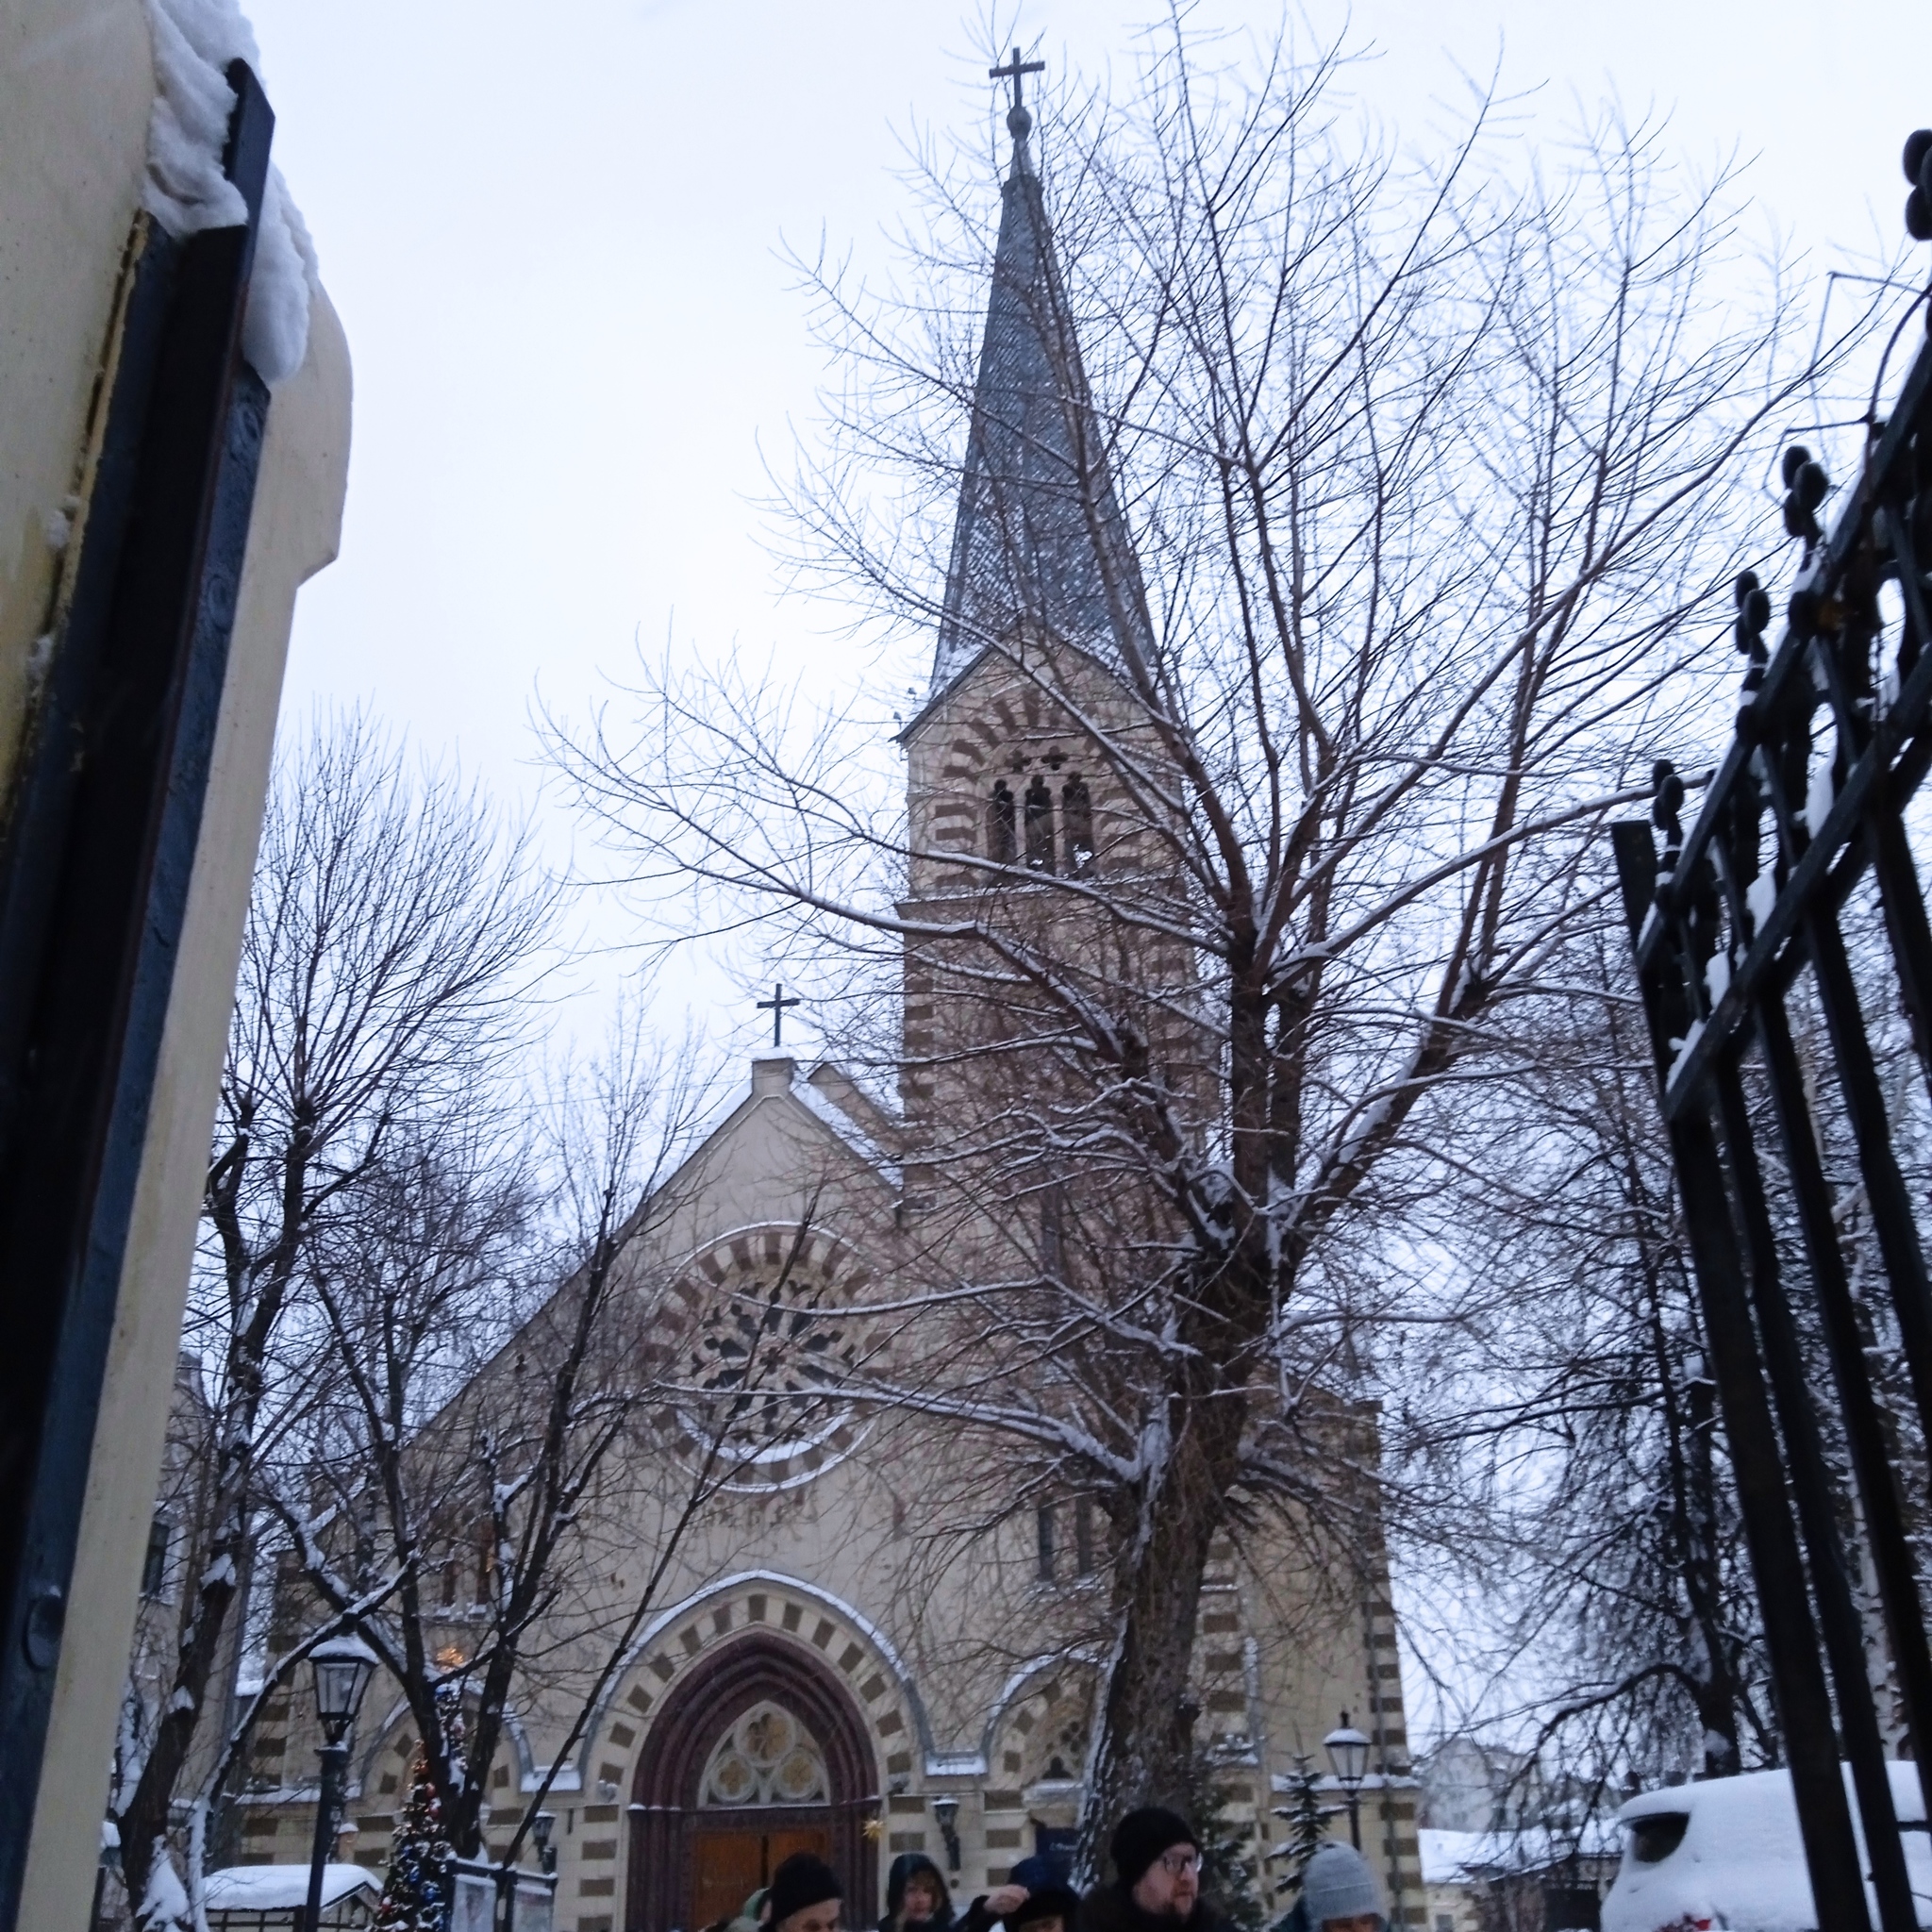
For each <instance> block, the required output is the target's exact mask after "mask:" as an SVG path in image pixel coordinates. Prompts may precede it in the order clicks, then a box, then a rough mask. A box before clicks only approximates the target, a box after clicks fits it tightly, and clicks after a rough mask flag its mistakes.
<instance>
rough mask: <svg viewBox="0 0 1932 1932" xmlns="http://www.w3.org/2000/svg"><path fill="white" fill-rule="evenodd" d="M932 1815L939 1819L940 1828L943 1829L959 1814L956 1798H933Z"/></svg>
mask: <svg viewBox="0 0 1932 1932" xmlns="http://www.w3.org/2000/svg"><path fill="white" fill-rule="evenodd" d="M932 1815H933V1816H934V1817H935V1818H937V1819H938V1820H939V1822H940V1829H941V1831H943V1830H944V1829H945V1828H946V1826H947V1825H949V1824H952V1822H953V1821H954V1819H956V1818H957V1817H958V1815H959V1801H958V1798H935V1799H934V1800H933V1801H932Z"/></svg>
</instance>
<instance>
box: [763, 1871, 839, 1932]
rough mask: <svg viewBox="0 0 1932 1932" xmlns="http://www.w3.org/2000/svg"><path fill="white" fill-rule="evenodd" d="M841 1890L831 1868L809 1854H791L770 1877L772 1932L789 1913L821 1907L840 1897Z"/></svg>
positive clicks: (774, 1931) (789, 1915)
mask: <svg viewBox="0 0 1932 1932" xmlns="http://www.w3.org/2000/svg"><path fill="white" fill-rule="evenodd" d="M844 1896H845V1893H844V1890H843V1889H842V1888H841V1886H840V1884H839V1881H838V1880H837V1879H836V1878H834V1877H833V1876H832V1868H831V1867H830V1866H829V1865H827V1864H826V1863H825V1862H824V1860H823V1859H821V1858H814V1857H812V1855H811V1854H810V1853H809V1852H793V1853H792V1855H791V1857H789V1858H787V1859H786V1860H785V1862H784V1863H783V1864H782V1865H780V1866H779V1867H778V1869H777V1870H776V1871H775V1872H774V1873H773V1874H772V1927H773V1932H777V1928H778V1927H779V1926H780V1925H782V1924H784V1923H785V1921H786V1920H787V1919H789V1918H790V1917H791V1915H792V1913H793V1912H802V1911H804V1910H805V1908H806V1907H807V1906H822V1905H824V1902H825V1901H826V1900H827V1899H828V1898H843V1897H844Z"/></svg>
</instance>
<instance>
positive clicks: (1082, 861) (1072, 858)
mask: <svg viewBox="0 0 1932 1932" xmlns="http://www.w3.org/2000/svg"><path fill="white" fill-rule="evenodd" d="M1060 836H1061V839H1062V840H1063V841H1064V842H1065V844H1066V849H1067V874H1068V876H1069V877H1070V878H1076V879H1080V878H1085V877H1086V876H1087V874H1089V873H1091V871H1092V870H1093V794H1092V793H1091V791H1088V789H1087V781H1086V779H1084V778H1083V777H1081V775H1080V774H1079V773H1078V772H1070V773H1069V774H1067V782H1066V783H1065V784H1064V785H1062V786H1061V787H1060Z"/></svg>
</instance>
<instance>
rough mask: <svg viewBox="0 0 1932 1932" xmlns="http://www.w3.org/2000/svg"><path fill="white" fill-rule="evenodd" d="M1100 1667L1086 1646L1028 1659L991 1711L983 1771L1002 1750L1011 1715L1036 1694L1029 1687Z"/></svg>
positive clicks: (1003, 1688) (983, 1743)
mask: <svg viewBox="0 0 1932 1932" xmlns="http://www.w3.org/2000/svg"><path fill="white" fill-rule="evenodd" d="M1099 1668H1100V1653H1099V1652H1098V1651H1097V1650H1093V1649H1091V1648H1090V1647H1088V1646H1086V1645H1081V1646H1079V1647H1078V1648H1076V1649H1074V1650H1050V1651H1042V1652H1041V1655H1040V1656H1038V1657H1030V1658H1028V1660H1027V1661H1026V1662H1025V1663H1024V1664H1022V1665H1021V1666H1020V1668H1019V1669H1018V1670H1017V1671H1015V1672H1014V1673H1013V1674H1012V1675H1011V1676H1010V1677H1008V1679H1007V1681H1006V1682H1005V1683H1004V1684H1002V1685H1001V1686H1000V1688H999V1693H998V1695H997V1696H995V1697H994V1699H993V1701H992V1705H991V1708H990V1709H989V1710H988V1711H987V1714H986V1728H985V1730H984V1731H982V1732H981V1733H980V1740H979V1756H980V1759H981V1769H982V1770H984V1768H985V1767H986V1766H987V1765H990V1764H991V1763H992V1761H993V1753H994V1752H995V1751H996V1750H997V1749H998V1747H999V1734H1000V1726H1001V1725H1002V1724H1004V1723H1005V1722H1006V1721H1007V1713H1008V1711H1010V1710H1011V1709H1012V1707H1014V1706H1015V1705H1016V1704H1020V1703H1024V1701H1025V1699H1027V1698H1028V1697H1030V1696H1031V1695H1032V1694H1033V1693H1032V1691H1031V1690H1030V1689H1029V1688H1028V1687H1029V1686H1030V1685H1031V1684H1033V1683H1034V1681H1035V1680H1036V1679H1037V1678H1040V1677H1043V1676H1045V1675H1046V1674H1048V1673H1049V1672H1051V1671H1064V1670H1076V1671H1098V1670H1099Z"/></svg>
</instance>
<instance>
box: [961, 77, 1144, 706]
mask: <svg viewBox="0 0 1932 1932" xmlns="http://www.w3.org/2000/svg"><path fill="white" fill-rule="evenodd" d="M1007 125H1008V127H1009V128H1010V129H1011V130H1012V133H1013V166H1012V172H1011V173H1010V174H1009V175H1008V176H1007V180H1006V183H1005V185H1004V187H1003V188H1002V189H1001V191H1000V194H1001V201H1002V207H1001V210H1000V233H999V242H998V244H997V246H996V247H995V249H994V251H993V268H992V292H991V297H990V299H989V301H988V304H987V312H986V336H985V340H984V341H983V342H982V344H981V347H980V353H979V375H978V379H977V381H976V383H975V385H974V397H973V425H972V431H971V434H970V437H969V440H968V442H967V450H966V463H965V469H964V473H963V475H962V476H961V478H960V484H959V509H958V518H957V520H956V522H955V524H954V526H953V554H952V560H951V563H950V565H949V567H948V570H947V574H946V598H945V605H944V608H943V610H942V613H941V619H940V635H939V647H938V649H937V651H936V652H935V653H934V656H933V668H932V682H931V685H930V687H929V689H928V691H927V693H926V701H927V703H928V704H930V703H931V702H932V700H933V699H935V698H937V697H938V696H939V695H940V694H941V692H942V691H945V689H946V688H947V687H948V686H950V685H951V684H953V683H954V682H955V681H956V680H957V679H958V677H960V676H961V675H963V674H964V673H965V672H966V671H967V670H968V669H969V668H970V667H971V666H972V664H973V662H974V660H975V659H976V658H978V657H979V655H980V653H981V652H982V651H983V650H984V648H985V647H986V645H987V644H988V643H989V642H990V641H992V640H995V639H1007V638H1011V637H1014V636H1016V635H1025V634H1029V633H1030V634H1034V635H1046V636H1051V637H1054V638H1058V639H1061V640H1063V641H1068V642H1076V643H1077V642H1083V641H1084V642H1086V643H1088V644H1089V645H1090V646H1091V645H1092V644H1096V643H1100V642H1102V641H1105V640H1108V639H1109V638H1110V637H1111V634H1112V630H1113V624H1112V619H1111V617H1110V615H1109V608H1108V596H1107V590H1106V585H1105V581H1104V579H1103V577H1102V575H1101V570H1100V563H1099V558H1098V556H1097V555H1096V544H1095V541H1094V539H1095V527H1094V526H1095V525H1098V526H1099V529H1100V531H1101V533H1102V534H1103V537H1104V540H1105V546H1106V548H1107V550H1108V552H1109V553H1110V554H1111V555H1112V556H1114V557H1116V558H1119V559H1121V570H1122V573H1123V579H1124V586H1125V589H1126V594H1127V598H1128V601H1129V604H1130V606H1131V608H1132V609H1133V611H1134V621H1136V622H1144V619H1143V618H1142V617H1141V608H1140V607H1141V586H1140V580H1139V575H1138V573H1137V571H1136V570H1135V567H1134V562H1133V552H1132V549H1131V547H1130V545H1129V544H1128V541H1127V538H1126V523H1125V519H1124V517H1123V516H1122V515H1121V510H1120V505H1119V503H1118V502H1117V500H1116V499H1115V496H1114V491H1113V484H1112V481H1111V479H1110V478H1109V476H1108V472H1107V465H1106V462H1105V460H1104V458H1103V450H1104V447H1105V439H1104V437H1103V435H1102V432H1101V426H1100V425H1099V423H1098V422H1097V420H1096V419H1095V417H1094V413H1093V409H1092V405H1091V397H1090V394H1089V391H1088V387H1087V378H1086V374H1085V372H1084V370H1083V369H1082V367H1081V363H1080V352H1079V344H1078V343H1077V342H1076V341H1075V340H1074V327H1073V321H1072V317H1071V315H1070V313H1069V311H1068V308H1067V303H1066V296H1065V291H1064V290H1063V288H1062V285H1061V282H1060V275H1059V267H1058V262H1057V261H1056V259H1055V257H1054V249H1053V234H1052V230H1051V229H1050V227H1049V225H1048V224H1047V219H1046V204H1045V201H1044V199H1043V197H1042V195H1041V187H1040V178H1039V176H1038V175H1035V174H1034V172H1033V163H1032V159H1031V158H1030V156H1029V154H1028V152H1027V145H1026V136H1027V133H1028V131H1029V129H1030V128H1031V126H1032V116H1031V115H1030V114H1028V113H1027V111H1026V109H1025V108H1022V107H1015V108H1013V110H1012V111H1011V113H1009V114H1008V116H1007Z"/></svg>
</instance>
